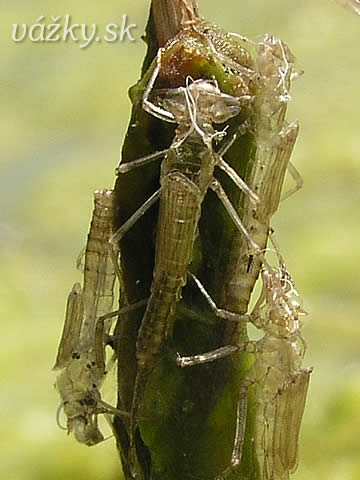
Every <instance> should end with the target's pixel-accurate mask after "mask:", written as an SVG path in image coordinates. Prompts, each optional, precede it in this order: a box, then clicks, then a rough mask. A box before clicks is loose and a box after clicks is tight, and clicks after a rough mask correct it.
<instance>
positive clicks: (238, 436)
mask: <svg viewBox="0 0 360 480" xmlns="http://www.w3.org/2000/svg"><path fill="white" fill-rule="evenodd" d="M247 406H248V385H247V384H245V385H242V387H241V391H240V394H239V400H238V403H237V407H236V430H235V437H234V444H233V450H232V453H231V462H230V465H229V466H228V467H227V468H226V469H225V470H223V471H222V472H221V473H220V475H218V476H217V477H216V480H225V478H226V477H228V476H229V475H230V474H231V473H232V472H233V471H234V470H236V469H237V468H238V467H239V466H240V463H241V458H242V450H243V446H244V440H245V429H246V415H247Z"/></svg>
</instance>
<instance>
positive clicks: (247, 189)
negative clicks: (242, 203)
mask: <svg viewBox="0 0 360 480" xmlns="http://www.w3.org/2000/svg"><path fill="white" fill-rule="evenodd" d="M217 165H218V167H219V168H221V170H224V172H225V173H226V174H227V175H228V176H229V177H230V178H231V180H232V181H233V182H234V183H235V185H236V186H237V187H238V188H240V190H242V191H243V192H244V193H246V195H248V196H249V197H250V200H251V201H252V202H253V203H254V204H258V203H259V202H260V198H259V197H258V195H256V193H254V192H253V191H252V190H251V188H250V187H248V185H247V184H246V182H245V181H244V180H243V179H242V178H241V177H240V175H238V174H237V172H236V171H235V170H234V169H233V168H232V167H231V166H230V165H229V164H228V163H227V162H225V160H224V159H223V158H221V157H220V158H219V160H218V164H217Z"/></svg>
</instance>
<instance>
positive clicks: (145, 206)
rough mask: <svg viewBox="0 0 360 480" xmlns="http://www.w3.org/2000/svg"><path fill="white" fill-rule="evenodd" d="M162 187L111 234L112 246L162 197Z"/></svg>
mask: <svg viewBox="0 0 360 480" xmlns="http://www.w3.org/2000/svg"><path fill="white" fill-rule="evenodd" d="M160 192H161V188H159V189H158V190H156V192H155V193H153V194H152V195H151V197H149V198H148V199H147V200H146V201H145V202H144V203H143V204H142V205H141V207H140V208H139V209H138V210H136V212H135V213H134V214H133V215H131V217H130V218H129V219H128V220H127V221H126V222H125V223H124V224H123V225H122V226H121V227H120V228H119V229H118V230H117V231H116V232H115V233H114V234H113V235H112V236H111V238H110V240H109V242H110V243H111V245H112V246H114V245H116V244H117V243H118V242H119V240H120V239H121V238H122V237H123V236H124V235H125V233H126V232H128V231H129V230H130V228H131V227H132V226H133V225H134V224H135V223H136V222H137V221H138V220H139V218H140V217H142V216H143V215H144V214H145V213H146V212H147V211H148V210H149V208H150V207H151V206H152V205H154V203H155V202H156V201H157V200H158V198H159V197H160Z"/></svg>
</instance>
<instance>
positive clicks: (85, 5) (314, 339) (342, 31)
mask: <svg viewBox="0 0 360 480" xmlns="http://www.w3.org/2000/svg"><path fill="white" fill-rule="evenodd" d="M199 3H200V10H201V13H202V15H203V16H206V17H207V18H208V19H211V20H213V21H215V23H217V24H218V25H219V26H222V27H224V28H225V29H227V30H229V31H234V32H238V33H241V34H246V35H249V36H253V37H254V36H256V35H259V34H262V33H265V32H269V33H273V34H275V35H277V36H280V37H281V38H282V39H283V40H285V41H286V42H287V43H288V44H289V46H290V47H291V49H292V50H293V52H294V53H295V54H296V56H297V59H298V64H299V66H300V67H301V68H303V69H304V70H305V75H304V76H303V77H302V78H301V79H300V80H299V81H297V83H296V84H295V85H294V88H293V102H292V104H291V108H290V112H289V118H290V119H296V118H298V119H299V121H300V124H301V131H300V137H299V139H298V142H297V145H296V149H295V154H294V156H293V162H294V163H295V165H296V166H297V168H298V169H299V170H300V171H301V173H302V175H303V177H304V181H305V185H304V188H303V189H302V190H301V191H300V192H299V193H297V194H296V195H294V196H293V197H291V198H290V199H289V200H288V201H286V202H285V203H284V204H283V205H281V209H280V211H279V212H278V214H277V215H276V216H275V218H274V221H273V224H274V226H275V228H276V231H277V239H278V241H279V242H280V245H281V248H282V252H283V255H284V257H285V259H286V260H287V265H288V267H289V269H290V271H291V273H292V275H293V277H294V279H295V281H296V285H297V288H298V290H299V291H300V293H301V295H302V296H303V299H304V304H305V307H306V309H307V310H308V311H309V312H310V316H309V317H308V320H307V322H306V327H305V336H306V339H307V343H308V352H307V356H306V364H307V365H314V367H315V370H314V373H313V377H312V383H311V389H310V393H309V398H308V402H307V408H306V414H305V419H304V425H303V429H302V437H301V462H300V466H299V469H298V471H297V473H296V474H295V475H294V479H296V480H305V479H306V480H312V479H314V480H315V479H316V480H318V479H326V480H354V479H360V456H359V454H360V436H359V431H360V371H359V366H360V360H359V354H360V342H359V338H360V325H359V313H360V295H359V284H360V274H359V260H360V254H359V248H358V242H359V238H360V223H359V213H358V206H359V204H360V139H359V130H360V121H359V113H358V112H359V111H360V95H359V91H360V90H359V85H360V50H359V41H360V18H359V17H356V16H355V15H352V14H351V13H349V12H347V11H345V10H343V9H342V8H341V7H339V6H338V5H337V4H336V3H335V2H332V1H330V0H303V1H301V2H297V1H292V2H289V1H287V0H271V1H266V2H264V1H263V0H251V1H248V2H239V1H233V0H225V1H223V2H222V3H221V8H220V10H221V11H220V12H218V4H219V1H218V0H206V1H205V0H202V1H201V0H200V2H199ZM148 8H149V1H148V0H137V1H136V2H135V1H134V0H132V1H130V0H129V1H127V0H122V1H117V2H115V1H107V2H103V3H100V2H95V1H91V0H87V1H86V2H85V1H83V0H78V1H77V2H76V3H75V2H70V1H68V2H66V1H59V2H56V3H54V4H52V5H50V3H49V2H45V1H39V0H35V1H34V2H31V3H30V2H24V1H23V2H20V1H18V2H13V3H10V2H8V3H7V4H6V5H5V4H4V3H3V4H2V10H1V13H2V27H1V44H0V48H1V67H0V91H1V116H0V122H1V124H0V125H1V151H2V155H1V164H0V165H1V175H0V202H1V210H0V242H1V249H0V265H1V272H2V273H1V276H2V279H1V288H0V309H1V318H2V325H3V328H2V331H1V332H2V333H1V344H0V362H1V396H0V405H1V408H0V412H1V413H0V416H1V420H0V422H1V423H0V426H1V435H0V442H1V444H0V458H1V460H0V477H1V478H3V479H6V480H25V479H26V480H46V479H50V478H52V479H59V480H63V479H70V478H76V479H77V480H82V479H87V480H99V479H105V480H107V479H108V480H110V479H115V478H119V477H120V474H119V464H118V461H117V457H116V453H115V448H114V444H113V440H109V441H107V442H104V443H102V444H101V445H99V446H97V447H94V448H86V447H84V446H82V445H79V444H77V443H76V441H75V440H74V439H73V438H67V436H66V434H65V433H64V432H63V431H61V430H60V429H58V427H57V426H56V423H55V411H56V408H57V405H58V403H59V398H58V395H57V393H56V392H55V390H54V389H53V382H54V373H53V372H52V371H51V367H52V364H53V362H54V358H55V353H56V348H57V344H58V339H59V336H60V332H61V328H62V322H63V314H64V306H65V300H66V296H67V294H68V292H69V290H70V288H71V286H72V284H73V282H75V281H77V280H79V279H80V274H79V273H78V272H77V271H76V270H75V267H74V261H75V258H76V256H77V254H78V252H79V251H80V249H81V247H82V246H83V245H84V242H85V240H86V234H87V231H88V226H89V219H90V215H91V211H92V201H93V200H92V199H93V190H95V189H96V188H103V187H111V186H112V185H113V182H114V168H115V167H116V166H117V164H118V161H119V151H120V146H121V144H122V141H123V136H124V133H125V130H126V126H127V122H128V118H129V112H130V102H129V100H128V97H127V89H128V87H129V86H130V85H132V84H133V83H135V81H136V80H137V78H138V72H139V70H140V66H141V63H142V59H143V56H144V52H145V45H144V44H143V42H142V41H141V40H140V37H141V34H142V33H143V29H144V27H145V24H146V20H147V12H148ZM66 13H69V14H71V15H72V19H73V22H74V23H87V24H92V23H96V24H98V25H99V27H100V28H104V26H105V25H106V24H108V23H121V22H120V20H121V15H122V14H124V13H126V14H127V15H128V17H129V21H130V23H135V24H137V29H136V30H133V33H134V36H135V37H136V41H135V42H133V43H132V42H129V41H125V42H123V43H118V42H116V43H114V44H110V43H94V44H92V45H90V46H89V47H88V48H87V49H84V50H82V49H80V48H79V45H77V44H75V43H73V42H71V41H69V42H67V43H61V42H60V43H43V44H40V43H32V42H31V41H29V40H26V41H24V42H22V43H14V42H13V41H12V40H11V32H12V24H13V23H19V24H21V23H27V24H28V25H31V24H33V23H36V19H37V18H38V17H39V16H40V15H44V16H46V20H45V23H46V24H50V23H52V20H51V18H50V17H51V15H55V16H56V15H62V16H64V15H65V14H66Z"/></svg>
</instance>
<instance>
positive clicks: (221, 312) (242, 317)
mask: <svg viewBox="0 0 360 480" xmlns="http://www.w3.org/2000/svg"><path fill="white" fill-rule="evenodd" d="M189 275H190V277H191V278H192V279H193V280H194V282H195V283H196V286H197V287H198V288H199V290H200V292H201V293H202V294H203V296H204V297H205V299H206V301H207V302H208V304H209V305H210V307H211V309H212V311H213V312H214V313H215V315H216V316H217V317H219V318H222V319H223V320H229V321H231V322H248V321H250V317H249V315H247V314H242V313H236V312H231V311H229V310H225V309H223V308H219V307H218V306H217V305H216V303H215V301H214V300H213V299H212V298H211V296H210V294H209V293H208V292H207V290H206V289H205V287H204V285H203V284H202V283H201V282H200V280H199V279H198V278H197V277H196V276H195V275H193V274H192V273H189Z"/></svg>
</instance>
